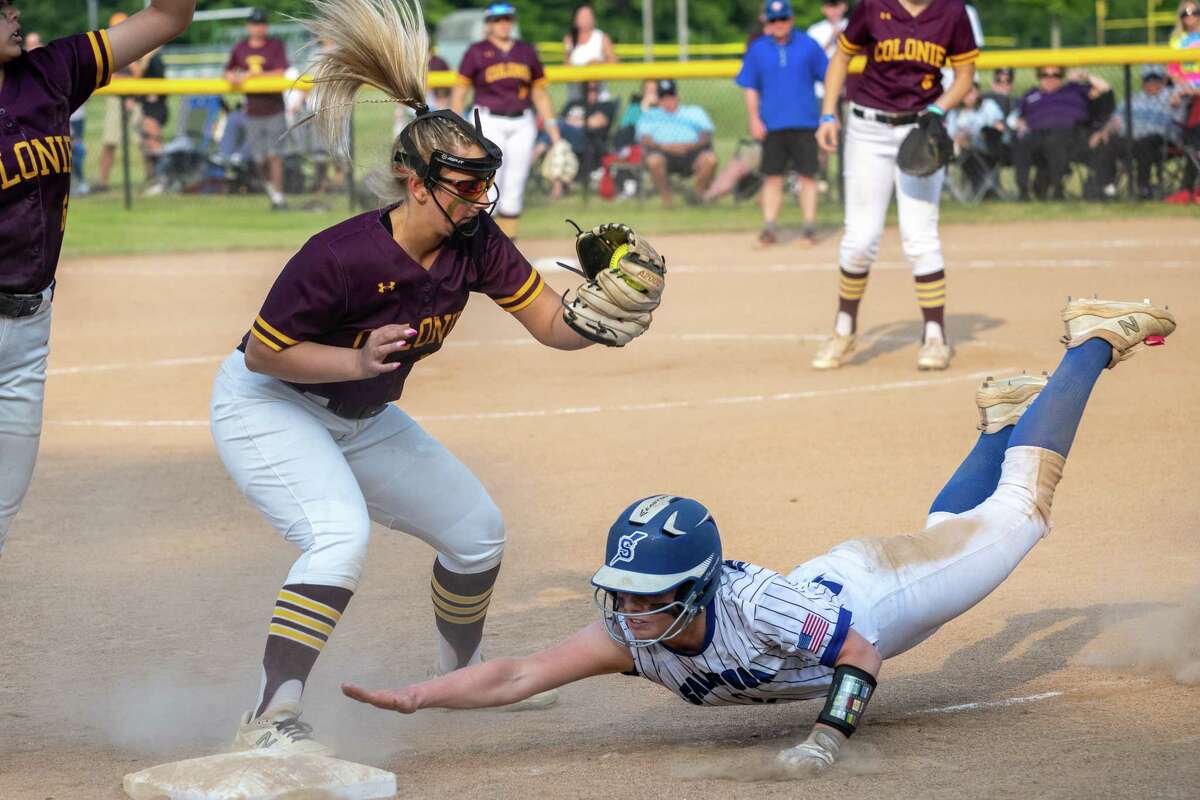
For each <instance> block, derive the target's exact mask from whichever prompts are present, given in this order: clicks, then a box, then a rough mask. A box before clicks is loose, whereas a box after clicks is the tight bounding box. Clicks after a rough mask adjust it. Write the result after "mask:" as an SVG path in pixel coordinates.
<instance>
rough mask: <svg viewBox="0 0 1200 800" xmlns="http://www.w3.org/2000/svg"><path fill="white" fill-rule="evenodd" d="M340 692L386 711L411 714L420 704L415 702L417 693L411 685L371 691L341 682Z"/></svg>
mask: <svg viewBox="0 0 1200 800" xmlns="http://www.w3.org/2000/svg"><path fill="white" fill-rule="evenodd" d="M342 694H344V695H346V697H349V698H350V699H351V700H357V701H358V702H360V703H367V704H369V705H373V706H375V707H376V708H382V709H385V710H387V711H399V712H400V713H401V714H412V713H413V712H414V711H417V710H418V709H419V708H420V704H419V703H418V702H417V693H416V692H414V691H412V689H411V687H406V688H404V689H380V690H378V691H374V692H372V691H368V690H366V689H362V688H360V687H358V686H355V685H354V684H352V683H343V684H342Z"/></svg>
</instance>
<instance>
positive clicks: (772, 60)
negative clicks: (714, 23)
mask: <svg viewBox="0 0 1200 800" xmlns="http://www.w3.org/2000/svg"><path fill="white" fill-rule="evenodd" d="M763 18H764V19H765V20H766V24H765V25H764V27H763V34H764V35H763V36H760V37H759V38H758V39H755V40H754V41H753V42H752V43H751V44H750V46H749V47H748V48H746V55H745V56H744V57H743V58H742V69H741V71H740V72H739V73H738V76H737V85H738V86H741V87H742V88H743V89H744V90H745V94H746V116H747V117H748V118H749V120H750V135H751V136H753V137H754V138H755V139H758V140H760V141H761V142H762V143H763V154H762V172H763V187H762V211H763V223H764V226H763V231H762V233H761V234H760V235H759V243H760V244H762V245H764V246H765V245H772V244H774V243H775V242H776V241H778V234H777V233H776V230H775V220H776V218H778V216H779V208H780V206H781V205H782V204H783V175H784V172H785V171H786V170H787V168H788V164H789V163H790V164H791V165H792V168H793V169H795V170H796V172H798V173H799V174H800V209H801V213H802V214H803V215H804V238H805V240H806V241H807V242H808V243H810V244H811V243H813V242H815V241H816V230H815V226H816V218H817V181H816V175H817V170H818V163H817V141H816V137H815V135H814V132H815V131H816V129H817V123H818V121H819V118H820V115H821V114H820V105H819V103H818V101H817V96H816V92H815V90H814V87H815V85H816V84H817V83H819V82H821V81H824V80H825V67H826V66H828V64H829V59H828V58H827V57H826V55H825V52H824V51H823V50H822V49H821V46H820V45H819V44H817V43H816V42H815V41H813V39H812V37H810V36H808V35H807V34H806V33H804V32H803V31H798V30H796V27H795V23H794V22H793V20H792V4H791V2H790V0H767V1H766V5H765V6H764V7H763Z"/></svg>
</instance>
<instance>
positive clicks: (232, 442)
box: [211, 350, 505, 591]
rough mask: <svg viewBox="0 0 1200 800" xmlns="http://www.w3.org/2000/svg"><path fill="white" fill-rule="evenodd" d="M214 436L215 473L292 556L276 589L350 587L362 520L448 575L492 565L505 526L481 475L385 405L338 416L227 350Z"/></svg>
mask: <svg viewBox="0 0 1200 800" xmlns="http://www.w3.org/2000/svg"><path fill="white" fill-rule="evenodd" d="M211 411H212V434H213V439H214V440H215V441H216V444H217V451H218V452H219V453H220V456H221V460H222V461H223V462H224V463H225V468H226V469H228V470H229V474H230V475H231V476H232V477H233V480H234V482H235V483H237V486H238V488H239V489H241V490H242V492H243V494H245V495H246V497H247V498H249V500H250V502H251V503H253V504H254V506H255V507H256V508H257V509H258V510H259V511H260V512H261V513H262V515H263V516H265V517H266V518H267V521H269V522H270V523H271V524H272V525H273V526H274V527H275V529H276V530H277V531H279V532H280V533H281V534H282V535H283V537H284V539H286V540H287V541H289V542H291V543H292V544H294V545H296V546H297V547H299V548H300V550H301V551H302V553H301V555H300V558H299V559H297V561H296V563H295V564H294V565H293V566H292V570H291V572H290V573H289V574H288V578H287V581H286V583H289V584H290V583H313V584H320V585H323V586H340V587H342V588H345V589H349V590H351V591H354V590H356V589H357V587H358V582H359V579H360V577H361V576H362V570H363V562H364V560H365V558H366V554H367V541H368V539H369V538H370V532H371V522H372V521H374V522H377V523H379V524H380V525H383V526H384V527H387V528H391V529H392V530H396V531H403V532H405V533H409V534H412V535H413V536H416V537H417V538H419V539H421V540H423V541H425V542H427V543H428V544H429V545H430V546H431V547H433V548H434V549H435V550H437V551H438V553H439V558H440V560H441V561H442V563H443V565H444V566H445V567H446V568H447V569H450V570H453V571H454V572H459V573H476V572H483V571H484V570H488V569H491V568H492V567H494V566H496V565H497V564H498V563H500V557H501V555H502V554H503V552H504V538H505V537H504V521H503V519H501V517H500V511H499V509H497V508H496V504H495V503H493V502H492V499H491V498H490V497H489V496H488V493H487V491H486V490H485V489H484V488H483V486H482V484H480V482H479V479H478V478H476V477H475V475H474V474H473V473H472V472H471V471H470V470H469V469H467V467H466V466H465V465H464V464H463V463H462V462H460V461H459V460H458V459H457V458H455V457H454V455H452V454H451V453H450V451H449V450H447V449H446V448H445V447H443V446H442V445H441V444H439V443H438V441H437V440H436V439H434V438H433V437H432V436H430V435H429V434H428V433H426V432H425V431H424V430H423V429H422V428H421V426H420V425H418V424H417V423H416V422H415V421H414V420H413V419H412V418H411V417H409V416H408V415H407V414H405V413H404V412H403V411H401V410H400V409H399V408H397V407H396V406H394V405H389V406H388V407H387V410H385V411H384V412H383V413H381V414H379V415H377V416H375V417H372V418H370V419H365V420H348V419H343V418H342V417H339V416H337V415H336V414H334V413H332V412H330V411H329V410H327V409H326V408H325V407H324V406H321V405H320V404H318V403H317V402H315V401H313V400H310V399H308V398H307V397H305V396H303V395H302V394H300V393H299V392H297V391H296V390H295V389H292V388H291V387H290V386H288V385H286V384H284V383H283V382H282V381H279V380H276V379H275V378H271V377H268V376H266V375H260V374H257V373H254V372H251V371H250V370H248V369H247V368H246V359H245V356H244V355H243V354H242V353H241V352H239V351H236V350H235V351H234V352H233V354H232V355H230V356H229V357H228V358H227V359H225V362H224V363H223V364H222V365H221V368H220V370H219V371H218V373H217V378H216V381H215V382H214V384H213V396H212V409H211Z"/></svg>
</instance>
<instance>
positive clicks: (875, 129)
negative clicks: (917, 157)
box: [840, 113, 946, 276]
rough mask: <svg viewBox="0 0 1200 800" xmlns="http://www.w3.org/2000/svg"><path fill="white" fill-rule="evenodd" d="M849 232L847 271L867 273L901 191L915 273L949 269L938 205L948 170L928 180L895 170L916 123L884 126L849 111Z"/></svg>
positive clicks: (903, 229)
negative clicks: (943, 251) (889, 209)
mask: <svg viewBox="0 0 1200 800" xmlns="http://www.w3.org/2000/svg"><path fill="white" fill-rule="evenodd" d="M846 119H847V122H846V144H845V160H846V167H845V169H846V174H845V179H846V230H845V232H844V233H843V234H842V246H841V252H840V260H841V267H842V269H844V270H846V271H847V272H851V273H856V274H860V275H861V274H865V273H867V272H868V271H869V270H870V269H871V265H872V264H874V263H875V259H876V258H877V257H878V256H879V240H880V239H881V238H882V237H883V226H884V222H885V221H886V220H887V210H888V206H889V205H890V204H891V202H892V189H893V188H895V189H896V208H897V212H898V215H899V217H900V239H901V242H902V245H903V248H904V255H905V257H906V258H907V259H908V261H909V263H910V264H911V265H912V270H913V275H917V276H921V275H931V274H933V273H935V272H937V271H938V270H940V269H942V268H943V267H944V266H945V262H944V261H943V260H942V243H941V240H939V239H938V203H939V201H940V199H941V195H942V182H943V181H944V180H945V177H946V170H945V169H940V170H938V171H937V172H935V173H934V174H932V175H930V176H929V177H927V178H917V177H914V176H912V175H906V174H904V173H903V172H901V171H900V169H899V168H898V167H897V166H896V154H897V153H899V151H900V143H901V142H903V141H904V137H905V136H907V135H908V132H909V131H911V130H912V129H913V128H914V127H916V125H895V126H893V125H885V124H883V123H882V122H874V121H872V120H866V119H862V118H861V117H857V116H855V115H854V114H853V113H850V114H848V115H847V117H846Z"/></svg>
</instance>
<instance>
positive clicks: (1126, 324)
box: [1117, 317, 1142, 336]
mask: <svg viewBox="0 0 1200 800" xmlns="http://www.w3.org/2000/svg"><path fill="white" fill-rule="evenodd" d="M1117 324H1119V325H1120V326H1121V330H1122V331H1124V332H1125V333H1127V334H1129V335H1130V336H1132V335H1133V334H1135V333H1141V332H1142V329H1141V328H1139V327H1138V324H1137V320H1136V319H1134V318H1133V317H1130V318H1129V319H1119V320H1117Z"/></svg>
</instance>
